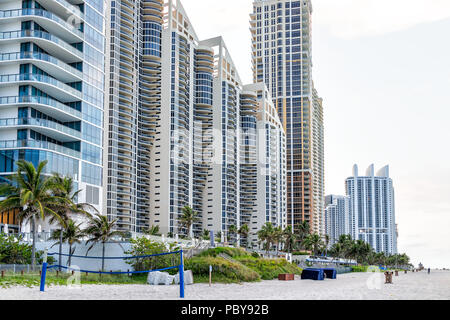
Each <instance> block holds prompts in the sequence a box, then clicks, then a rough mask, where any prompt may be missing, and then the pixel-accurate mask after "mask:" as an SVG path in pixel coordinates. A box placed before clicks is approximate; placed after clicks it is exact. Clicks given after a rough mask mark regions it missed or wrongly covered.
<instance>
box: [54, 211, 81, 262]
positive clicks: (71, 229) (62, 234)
mask: <svg viewBox="0 0 450 320" xmlns="http://www.w3.org/2000/svg"><path fill="white" fill-rule="evenodd" d="M85 236H86V234H85V233H84V231H83V230H81V223H79V224H76V223H75V222H74V221H73V220H68V221H67V222H66V227H65V228H64V229H61V230H57V231H55V232H54V233H53V235H52V237H51V239H52V240H59V243H61V239H62V242H67V243H68V244H69V261H68V266H69V267H70V266H71V265H72V255H73V254H74V252H75V247H74V248H73V250H72V247H73V245H74V244H76V243H81V240H82V239H83V238H84V237H85ZM56 244H58V242H56V243H55V244H54V245H56ZM54 245H53V246H54ZM53 246H52V247H53ZM60 261H61V260H60ZM60 263H61V262H60Z"/></svg>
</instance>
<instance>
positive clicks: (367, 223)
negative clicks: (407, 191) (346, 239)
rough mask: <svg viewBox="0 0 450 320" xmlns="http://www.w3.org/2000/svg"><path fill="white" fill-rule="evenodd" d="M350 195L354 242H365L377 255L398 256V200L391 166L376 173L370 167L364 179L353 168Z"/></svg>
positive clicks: (348, 181) (347, 184)
mask: <svg viewBox="0 0 450 320" xmlns="http://www.w3.org/2000/svg"><path fill="white" fill-rule="evenodd" d="M346 192H347V195H348V196H350V203H351V204H350V206H351V208H350V211H351V215H350V223H351V235H352V237H353V239H360V240H364V241H366V242H367V243H369V244H370V245H371V246H372V247H373V248H374V250H375V251H376V252H385V253H387V254H396V253H397V231H396V222H395V201H394V187H393V183H392V179H391V178H390V177H389V166H386V167H384V168H382V169H381V170H379V171H378V172H377V174H375V171H374V166H373V165H371V166H370V167H369V168H368V169H367V171H366V174H365V175H364V176H360V175H359V173H358V166H357V165H354V167H353V176H352V177H349V178H347V180H346Z"/></svg>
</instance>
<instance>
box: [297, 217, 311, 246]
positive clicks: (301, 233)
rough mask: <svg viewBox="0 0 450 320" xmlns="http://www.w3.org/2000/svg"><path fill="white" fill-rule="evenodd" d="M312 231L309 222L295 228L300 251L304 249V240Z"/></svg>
mask: <svg viewBox="0 0 450 320" xmlns="http://www.w3.org/2000/svg"><path fill="white" fill-rule="evenodd" d="M310 231H311V230H310V227H309V223H308V222H307V221H303V222H302V223H300V224H299V225H297V226H295V227H294V234H295V235H296V239H297V241H298V243H299V246H300V249H301V247H302V244H303V240H304V239H305V238H306V237H307V236H308V235H309V234H310Z"/></svg>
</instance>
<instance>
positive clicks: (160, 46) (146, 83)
mask: <svg viewBox="0 0 450 320" xmlns="http://www.w3.org/2000/svg"><path fill="white" fill-rule="evenodd" d="M108 12H110V13H111V14H110V17H109V19H108V22H107V23H108V30H107V34H108V39H107V47H108V48H110V52H109V53H108V54H107V58H106V64H107V66H108V68H107V70H109V72H108V73H107V85H108V86H109V88H108V90H106V91H107V92H108V95H107V97H106V108H105V110H106V111H105V119H106V121H107V125H106V126H105V127H106V135H105V139H104V143H105V146H107V147H105V152H104V158H105V163H107V165H106V166H105V169H104V175H105V177H107V187H106V188H107V189H106V190H105V193H104V203H105V208H106V210H105V211H106V212H107V214H108V216H109V217H110V219H118V229H119V230H121V231H127V232H130V233H132V234H133V233H143V232H145V231H146V230H147V229H148V228H149V227H150V226H159V228H160V232H161V233H163V234H172V235H176V234H178V235H183V234H184V235H186V233H187V228H186V226H182V225H181V223H180V217H181V216H182V214H183V209H184V208H185V207H186V206H189V207H191V208H192V209H193V210H195V211H196V212H198V214H199V215H198V217H199V220H198V221H196V222H195V223H194V225H193V228H192V233H193V235H196V236H199V235H200V234H201V233H202V232H203V231H204V230H212V231H214V232H216V233H217V232H221V233H222V235H224V236H225V237H226V238H229V239H230V240H231V241H235V240H236V237H237V235H236V233H230V232H229V228H230V226H232V225H233V226H236V227H237V228H239V227H240V226H241V225H242V223H243V222H242V221H241V220H242V219H244V218H247V217H248V216H251V215H252V214H249V212H250V211H255V210H257V208H256V202H257V201H264V203H266V200H265V199H266V197H265V196H266V194H267V193H266V181H265V180H264V187H261V188H257V187H256V185H257V183H259V184H261V186H262V182H258V181H255V180H256V178H257V176H256V175H255V174H256V173H257V171H258V162H257V161H258V159H257V158H256V154H257V152H258V150H257V149H256V147H257V143H256V141H257V139H258V137H257V134H258V132H255V133H254V136H252V138H251V145H250V146H249V148H248V149H246V148H245V147H241V146H240V141H241V140H240V131H241V129H242V123H241V121H244V122H245V121H247V120H248V121H250V122H251V126H252V128H255V129H256V126H257V125H258V126H259V125H261V126H263V127H264V128H266V129H265V131H264V132H263V135H264V139H266V136H268V137H269V140H267V141H269V144H270V148H271V149H270V151H269V156H268V157H269V158H270V159H268V160H267V159H266V160H267V161H268V163H270V168H269V169H270V170H269V173H268V174H267V176H270V184H271V185H270V188H271V193H269V195H270V197H271V200H270V205H271V206H272V209H271V210H272V211H270V212H269V213H267V210H265V208H264V210H263V211H261V212H259V211H258V214H260V215H264V212H266V213H267V215H268V216H269V220H271V221H272V220H273V221H276V223H277V224H279V223H285V220H286V218H285V214H284V213H283V212H285V209H286V204H285V196H286V189H285V187H284V186H285V185H286V183H285V172H286V169H285V161H282V160H281V159H283V157H285V152H284V148H285V144H286V142H285V137H284V132H283V131H284V130H281V129H282V126H281V122H280V121H279V119H278V118H277V117H278V116H277V117H276V118H275V117H274V116H275V113H276V112H275V109H274V107H273V103H272V101H270V102H268V101H266V104H268V105H270V107H266V109H260V102H259V100H260V98H259V96H258V92H257V91H258V90H259V91H260V92H262V91H265V95H264V96H265V97H266V100H267V97H268V96H269V94H268V92H267V89H264V88H265V87H264V85H263V84H262V85H260V86H256V87H255V88H252V90H247V91H248V92H244V91H243V89H242V83H241V80H240V78H239V74H238V72H237V69H236V67H235V65H234V63H233V60H232V58H231V55H230V53H229V51H228V49H227V47H226V45H225V43H224V41H223V39H222V38H221V37H216V38H211V39H208V40H204V41H200V40H199V39H198V37H197V35H196V32H195V30H194V28H193V25H192V24H191V22H190V20H189V17H188V16H187V14H186V11H185V9H184V7H183V5H182V3H181V1H179V0H164V1H163V0H161V1H150V0H140V1H129V0H119V1H114V2H111V6H110V7H109V8H108ZM261 95H262V94H261ZM270 100H271V99H270ZM266 104H264V106H265V105H266ZM260 110H266V111H261V112H266V113H268V114H270V120H264V121H265V122H264V121H262V120H261V121H260V120H258V119H259V118H261V119H265V118H264V117H263V116H262V115H260V114H261V112H260ZM258 117H259V118H258ZM266 118H268V117H267V116H266ZM260 123H263V124H260ZM249 125H250V124H249ZM267 132H269V133H270V134H268V133H267ZM264 141H266V140H264ZM279 148H282V150H283V151H280V150H279ZM241 152H248V156H249V157H250V158H251V161H250V163H249V164H241V159H242V157H241ZM244 158H245V157H244ZM106 159H107V160H106ZM281 162H282V163H281ZM265 163H266V162H264V164H265ZM243 179H253V181H252V182H254V183H255V184H253V183H252V184H250V183H249V184H246V183H247V182H248V181H245V180H243ZM255 187H256V188H255ZM272 191H273V192H272ZM260 199H262V200H260ZM241 202H242V203H243V206H241ZM261 210H262V209H261ZM244 212H245V213H244ZM244 216H245V217H244ZM253 216H255V212H253ZM262 220H265V219H262ZM262 220H261V221H262ZM258 221H259V220H258ZM283 221H284V222H283ZM259 225H261V224H259Z"/></svg>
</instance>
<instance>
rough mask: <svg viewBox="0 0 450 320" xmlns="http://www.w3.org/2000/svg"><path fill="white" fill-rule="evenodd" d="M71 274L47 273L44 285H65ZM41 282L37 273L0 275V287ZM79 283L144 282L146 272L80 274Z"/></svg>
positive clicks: (34, 284) (35, 284)
mask: <svg viewBox="0 0 450 320" xmlns="http://www.w3.org/2000/svg"><path fill="white" fill-rule="evenodd" d="M71 276H72V275H71V274H68V273H64V272H63V273H60V274H59V275H58V276H56V273H54V272H50V273H47V277H46V281H45V285H46V286H54V285H59V286H65V285H67V280H69V278H70V277H71ZM40 283H41V277H40V275H39V274H38V273H37V274H36V273H25V274H24V275H23V276H22V275H20V274H17V273H16V274H14V273H5V277H4V278H1V277H0V287H2V288H9V287H12V286H25V287H29V288H32V287H37V286H39V285H40ZM80 283H81V284H96V285H97V284H106V285H114V284H115V285H122V284H146V283H147V274H133V275H132V276H131V277H130V276H127V275H122V274H121V275H101V276H100V275H98V274H88V275H86V274H85V273H81V274H80Z"/></svg>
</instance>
